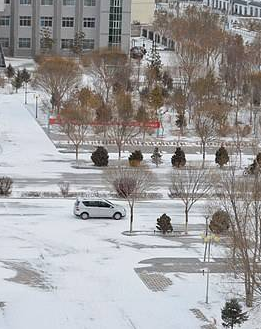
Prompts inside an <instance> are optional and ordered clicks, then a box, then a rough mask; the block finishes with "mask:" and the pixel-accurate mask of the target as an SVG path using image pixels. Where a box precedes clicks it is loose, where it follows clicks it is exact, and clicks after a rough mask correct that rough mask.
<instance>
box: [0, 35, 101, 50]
mask: <svg viewBox="0 0 261 330" xmlns="http://www.w3.org/2000/svg"><path fill="white" fill-rule="evenodd" d="M0 44H1V45H2V47H4V48H9V47H10V40H9V38H0ZM31 45H32V41H31V38H19V39H18V47H19V48H27V49H28V48H31ZM72 46H73V39H61V49H71V48H72ZM82 46H83V49H84V50H89V49H94V47H95V40H94V39H84V40H83V44H82Z"/></svg>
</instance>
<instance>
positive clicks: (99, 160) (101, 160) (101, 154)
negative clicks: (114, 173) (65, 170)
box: [91, 147, 109, 167]
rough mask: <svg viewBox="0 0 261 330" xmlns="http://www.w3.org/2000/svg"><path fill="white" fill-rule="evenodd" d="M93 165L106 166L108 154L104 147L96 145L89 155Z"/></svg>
mask: <svg viewBox="0 0 261 330" xmlns="http://www.w3.org/2000/svg"><path fill="white" fill-rule="evenodd" d="M91 159H92V161H93V163H94V165H95V166H99V167H102V166H108V163H109V156H108V151H107V150H106V149H105V148H104V147H98V148H97V149H96V150H95V151H94V152H93V153H92V156H91Z"/></svg>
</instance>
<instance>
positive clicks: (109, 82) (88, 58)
mask: <svg viewBox="0 0 261 330" xmlns="http://www.w3.org/2000/svg"><path fill="white" fill-rule="evenodd" d="M82 62H83V65H84V66H85V67H86V68H87V70H88V72H89V73H90V74H91V76H92V77H93V79H94V84H95V88H96V90H97V92H99V93H100V94H104V93H103V91H104V90H105V95H104V100H105V102H106V103H107V102H108V101H109V96H110V93H111V91H112V89H113V87H114V88H117V87H119V85H120V87H119V88H124V89H125V90H127V89H128V84H129V79H130V65H129V60H128V57H127V55H126V54H124V53H123V52H121V51H120V50H118V49H106V48H104V49H99V50H97V51H93V52H91V53H90V54H87V55H85V56H83V58H82Z"/></svg>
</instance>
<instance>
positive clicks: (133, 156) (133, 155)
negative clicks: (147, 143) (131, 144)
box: [129, 150, 143, 162]
mask: <svg viewBox="0 0 261 330" xmlns="http://www.w3.org/2000/svg"><path fill="white" fill-rule="evenodd" d="M129 161H130V162H131V161H137V162H142V161H143V155H142V153H141V151H140V150H135V151H134V152H132V153H131V155H130V157H129Z"/></svg>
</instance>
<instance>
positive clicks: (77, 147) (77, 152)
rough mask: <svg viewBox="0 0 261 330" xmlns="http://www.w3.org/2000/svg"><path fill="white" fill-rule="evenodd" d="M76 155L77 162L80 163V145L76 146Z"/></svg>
mask: <svg viewBox="0 0 261 330" xmlns="http://www.w3.org/2000/svg"><path fill="white" fill-rule="evenodd" d="M75 156H76V163H77V164H78V160H79V145H76V146H75Z"/></svg>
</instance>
